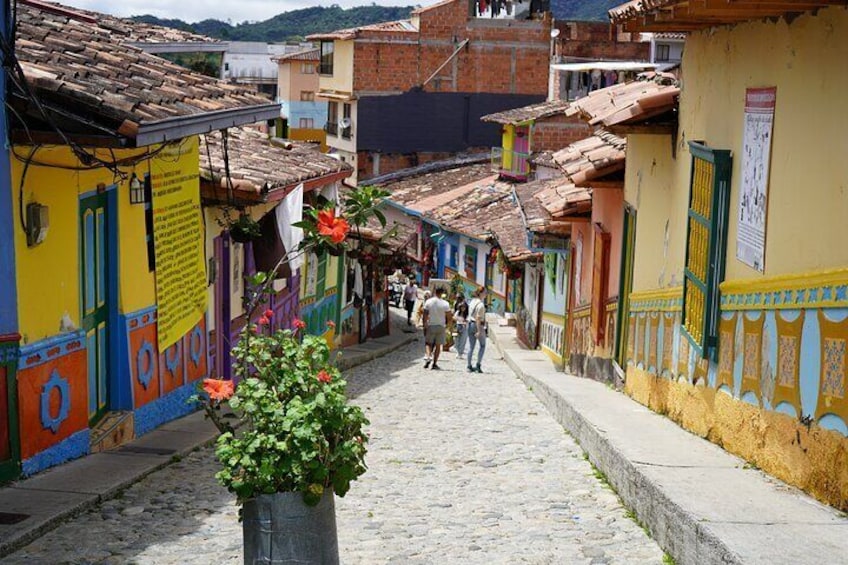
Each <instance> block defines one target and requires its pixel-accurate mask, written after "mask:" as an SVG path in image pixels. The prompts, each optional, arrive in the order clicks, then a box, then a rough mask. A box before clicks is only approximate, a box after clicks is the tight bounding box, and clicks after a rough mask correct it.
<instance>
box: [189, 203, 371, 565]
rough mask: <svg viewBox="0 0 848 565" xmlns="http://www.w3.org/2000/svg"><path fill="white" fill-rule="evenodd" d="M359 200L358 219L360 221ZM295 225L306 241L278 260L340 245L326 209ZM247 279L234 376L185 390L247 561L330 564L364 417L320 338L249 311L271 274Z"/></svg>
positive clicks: (357, 464)
mask: <svg viewBox="0 0 848 565" xmlns="http://www.w3.org/2000/svg"><path fill="white" fill-rule="evenodd" d="M377 204H378V202H376V201H373V200H372V201H370V202H369V204H368V205H370V206H372V207H373V206H376V205H377ZM365 208H366V206H365V204H362V205H361V208H360V209H359V211H360V215H359V216H357V221H363V218H364V219H365V220H367V214H366V213H365V212H366V210H365ZM300 225H301V227H303V228H304V232H305V238H304V241H303V243H302V244H301V246H300V248H299V249H298V250H296V251H294V252H293V253H290V254H289V255H287V256H286V257H284V258H283V259H282V260H281V261H280V262H281V263H283V261H287V260H288V259H289V258H290V257H291V256H293V255H294V254H295V253H296V254H300V253H305V252H307V251H309V252H315V253H318V252H323V251H327V250H329V249H330V248H334V249H342V250H343V249H345V245H346V238H347V234H348V232H349V230H350V225H349V223H348V221H347V220H346V219H345V218H344V217H342V216H341V215H339V214H337V213H336V211H335V210H334V209H324V210H314V211H312V212H310V213H308V214H307V215H306V219H305V220H304V222H301V224H300ZM249 282H250V285H249V288H248V297H249V298H248V301H247V308H246V311H247V313H248V316H247V319H248V320H253V319H256V320H257V322H256V323H251V324H248V325H247V326H246V327H245V328H244V329H243V330H242V332H241V334H240V336H239V341H238V344H237V345H236V346H235V347H234V348H233V350H232V357H233V359H234V362H233V363H234V371H233V372H234V375H235V378H236V379H237V380H238V385H237V386H234V385H233V382H231V381H223V380H218V379H205V380H204V381H203V383H202V387H201V390H200V391H199V393H198V395H197V396H196V397H194V398H193V400H195V401H197V402H199V403H200V404H201V406H202V407H203V409H204V410H205V411H206V414H207V415H208V416H209V418H210V419H211V420H212V421H213V422H214V423H215V425H216V426H217V427H218V429H219V431H220V432H221V434H220V436H219V437H218V440H217V443H216V455H217V456H218V459H219V460H220V462H221V470H220V471H219V472H218V473H217V474H216V478H217V479H218V480H219V481H220V482H221V484H223V485H224V486H225V487H227V489H228V490H229V491H230V492H232V493H234V494H235V495H236V501H237V503H238V504H239V505H241V506H242V508H241V511H240V514H239V516H240V518H241V519H242V520H243V533H244V559H245V563H266V562H268V563H270V562H281V563H282V562H286V563H288V562H292V563H294V562H297V563H337V562H338V560H339V556H338V543H337V536H336V527H335V511H334V506H335V504H334V496H344V495H345V494H346V493H347V492H348V490H349V489H350V485H351V482H352V481H354V480H355V479H356V478H357V477H359V476H360V475H361V474H362V473H364V472H365V469H366V466H365V460H364V458H365V453H366V445H367V442H368V438H367V436H366V434H365V432H364V427H365V426H367V425H368V420H367V419H366V418H365V415H364V414H363V412H362V410H361V409H360V408H358V407H356V406H353V405H351V404H350V403H349V402H348V400H347V396H346V394H345V386H346V383H345V381H344V380H343V379H342V378H341V374H340V372H339V370H338V369H337V368H336V367H335V366H334V365H333V363H332V361H331V360H330V350H329V347H328V345H327V342H326V341H325V340H324V339H323V338H322V337H320V336H312V335H304V332H305V328H306V324H305V323H304V322H302V321H300V320H295V321H294V324H293V328H291V329H278V330H276V331H273V330H272V328H271V326H272V320H273V316H274V312H273V311H272V310H265V311H264V313H262V314H261V315H259V316H258V318H257V317H256V316H255V314H259V312H261V310H260V308H261V306H260V305H261V304H263V303H264V302H265V301H266V300H267V295H268V294H269V293H270V291H271V289H272V282H273V278H272V277H269V276H268V275H266V274H264V273H258V274H256V275H254V276H253V277H251V278H250V280H249ZM225 407H228V408H229V410H230V411H231V414H228V416H229V418H227V417H224V416H223V415H222V414H223V409H224V408H225ZM272 552H273V554H272Z"/></svg>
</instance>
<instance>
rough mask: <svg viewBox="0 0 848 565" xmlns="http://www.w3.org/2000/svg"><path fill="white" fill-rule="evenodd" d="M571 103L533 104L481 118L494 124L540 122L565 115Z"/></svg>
mask: <svg viewBox="0 0 848 565" xmlns="http://www.w3.org/2000/svg"><path fill="white" fill-rule="evenodd" d="M568 106H569V103H568V102H567V101H565V100H552V101H548V102H542V103H540V104H531V105H530V106H524V107H522V108H513V109H512V110H504V111H503V112H496V113H494V114H488V115H486V116H483V117H482V118H480V119H481V120H482V121H484V122H494V123H497V124H513V125H514V124H520V123H522V122H529V121H530V120H540V119H542V118H547V117H550V116H556V115H558V114H565V111H566V109H567V108H568Z"/></svg>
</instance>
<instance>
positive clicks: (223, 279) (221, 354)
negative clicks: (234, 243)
mask: <svg viewBox="0 0 848 565" xmlns="http://www.w3.org/2000/svg"><path fill="white" fill-rule="evenodd" d="M214 245H215V256H214V258H215V271H216V276H215V314H214V315H215V368H214V371H215V373H214V376H215V377H216V378H219V379H230V378H232V367H231V365H232V357H231V354H230V351H231V348H232V343H231V333H232V318H231V306H230V301H231V298H232V289H231V287H230V277H231V276H232V275H231V271H230V253H231V243H230V234H229V233H227V232H224V233H222V234H221V235H219V236H218V237H216V238H215V241H214Z"/></svg>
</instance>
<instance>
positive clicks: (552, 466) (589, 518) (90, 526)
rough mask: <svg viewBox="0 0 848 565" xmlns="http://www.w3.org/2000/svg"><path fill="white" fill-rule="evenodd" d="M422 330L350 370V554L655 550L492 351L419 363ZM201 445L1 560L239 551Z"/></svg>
mask: <svg viewBox="0 0 848 565" xmlns="http://www.w3.org/2000/svg"><path fill="white" fill-rule="evenodd" d="M422 349H423V347H422V345H421V343H420V342H416V343H413V344H411V345H409V346H407V347H406V348H404V349H401V350H399V351H397V352H395V353H394V354H392V355H391V356H389V357H384V358H381V359H378V360H376V361H373V362H371V363H368V364H366V365H362V366H360V367H358V368H355V369H353V370H351V371H350V372H348V374H347V378H348V382H349V383H350V384H349V387H350V391H351V394H352V396H354V397H355V398H356V402H357V403H358V404H360V405H361V406H363V408H365V409H366V412H367V413H368V416H369V418H370V419H371V426H370V434H371V443H370V449H369V454H368V458H367V462H368V465H369V471H368V472H367V473H365V475H363V476H362V477H361V478H360V479H359V480H358V481H357V482H355V483H354V484H353V487H352V489H351V491H350V492H349V493H348V495H347V496H346V497H345V498H342V499H337V501H336V516H337V523H338V530H339V549H340V553H341V555H342V560H343V562H344V563H346V564H351V563H398V564H400V563H404V564H405V563H416V564H417V563H422V564H423V563H486V564H490V563H556V564H561V563H567V564H571V563H575V564H581V563H586V564H594V563H624V564H628V565H630V564H642V563H645V564H647V563H652V564H653V563H662V557H663V553H662V551H661V550H660V549H659V547H658V546H657V545H656V543H655V542H654V541H653V540H651V539H650V538H649V537H648V536H647V535H646V534H645V533H644V532H643V531H642V529H641V528H640V527H639V526H638V525H637V524H636V523H635V522H633V521H632V520H630V519H628V518H627V516H626V511H625V509H624V508H623V507H622V505H621V503H620V502H619V500H618V498H617V496H616V495H615V494H614V493H613V492H611V491H610V490H609V488H608V487H606V486H605V485H604V483H603V481H602V480H601V479H599V478H598V477H596V476H595V474H594V472H593V469H592V467H591V466H590V464H589V463H588V462H587V461H586V460H585V459H584V457H583V453H582V451H581V450H580V448H579V447H578V446H577V445H576V443H575V442H574V440H573V439H571V438H570V437H569V436H568V435H567V434H566V433H565V432H564V431H563V429H562V428H561V427H560V426H559V425H558V424H557V423H556V422H555V421H554V420H553V419H552V418H551V417H550V416H549V415H548V413H547V412H546V411H545V409H544V407H543V406H542V405H541V404H540V403H539V402H538V400H537V399H536V398H535V396H534V395H533V393H532V392H531V391H528V390H527V389H526V388H525V386H524V385H523V383H522V382H521V381H520V380H518V379H517V378H516V377H515V376H514V375H513V373H512V372H511V371H510V370H509V368H508V367H507V366H506V364H505V363H504V362H503V361H501V360H498V359H496V357H497V351H496V349H495V348H494V347H493V344H491V343H489V349H488V351H487V353H486V358H485V359H484V363H483V368H484V371H486V372H485V373H483V374H470V373H467V372H465V363H464V362H462V361H460V360H457V359H456V358H455V356H454V355H453V354H452V353H449V354H447V356H446V357H444V358H443V359H444V360H443V361H440V365H441V366H442V368H443V370H442V371H425V370H424V369H423V363H422V362H421V361H422V360H421V357H422V356H421V353H422V352H421V350H422ZM215 470H216V462H215V459H214V454H213V453H212V450H211V449H209V448H207V449H202V450H199V451H197V452H194V453H192V454H191V455H190V456H188V457H186V458H185V459H184V460H182V461H179V462H177V463H175V464H173V465H171V466H169V467H167V468H165V469H163V470H161V471H159V472H157V473H154V474H153V475H151V476H149V477H147V478H146V479H144V480H143V481H141V482H140V483H138V484H136V485H135V486H133V487H131V488H130V489H128V490H127V491H126V492H125V493H124V494H123V496H122V497H121V498H118V499H115V500H111V501H108V502H105V503H104V504H103V505H102V506H101V507H99V508H98V509H96V510H93V511H90V512H88V513H85V514H83V515H81V516H79V517H77V518H75V519H74V520H72V521H70V522H68V523H66V524H64V525H62V526H60V527H59V528H57V529H56V530H54V531H52V532H50V533H48V534H47V535H45V536H44V537H42V538H40V539H38V540H37V541H35V542H33V543H32V544H30V545H29V546H27V547H25V548H23V549H22V550H20V551H19V552H17V553H15V554H13V555H11V556H9V557H8V558H7V559H6V560H5V561H3V562H4V563H10V564H24V563H25V564H28V565H31V564H33V563H50V564H58V563H139V564H154V563H155V564H157V565H158V564H171V563H173V564H177V563H179V564H183V563H197V564H201V563H203V564H207V563H240V562H241V559H242V555H241V528H240V525H239V523H238V520H237V511H236V508H235V507H234V505H233V504H232V497H231V496H230V495H229V494H228V493H227V492H226V491H225V490H224V489H222V488H221V487H220V486H218V485H217V484H216V483H215V480H214V478H213V475H214V473H215Z"/></svg>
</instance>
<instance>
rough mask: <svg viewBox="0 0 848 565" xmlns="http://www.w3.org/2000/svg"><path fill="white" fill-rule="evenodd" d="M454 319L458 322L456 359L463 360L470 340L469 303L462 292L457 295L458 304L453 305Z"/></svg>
mask: <svg viewBox="0 0 848 565" xmlns="http://www.w3.org/2000/svg"><path fill="white" fill-rule="evenodd" d="M453 319H454V320H456V358H457V359H462V357H463V354H464V353H465V341H466V340H467V339H468V331H467V330H468V303H467V302H466V301H465V295H464V294H462V293H461V292H458V293H457V294H456V302H454V303H453Z"/></svg>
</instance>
